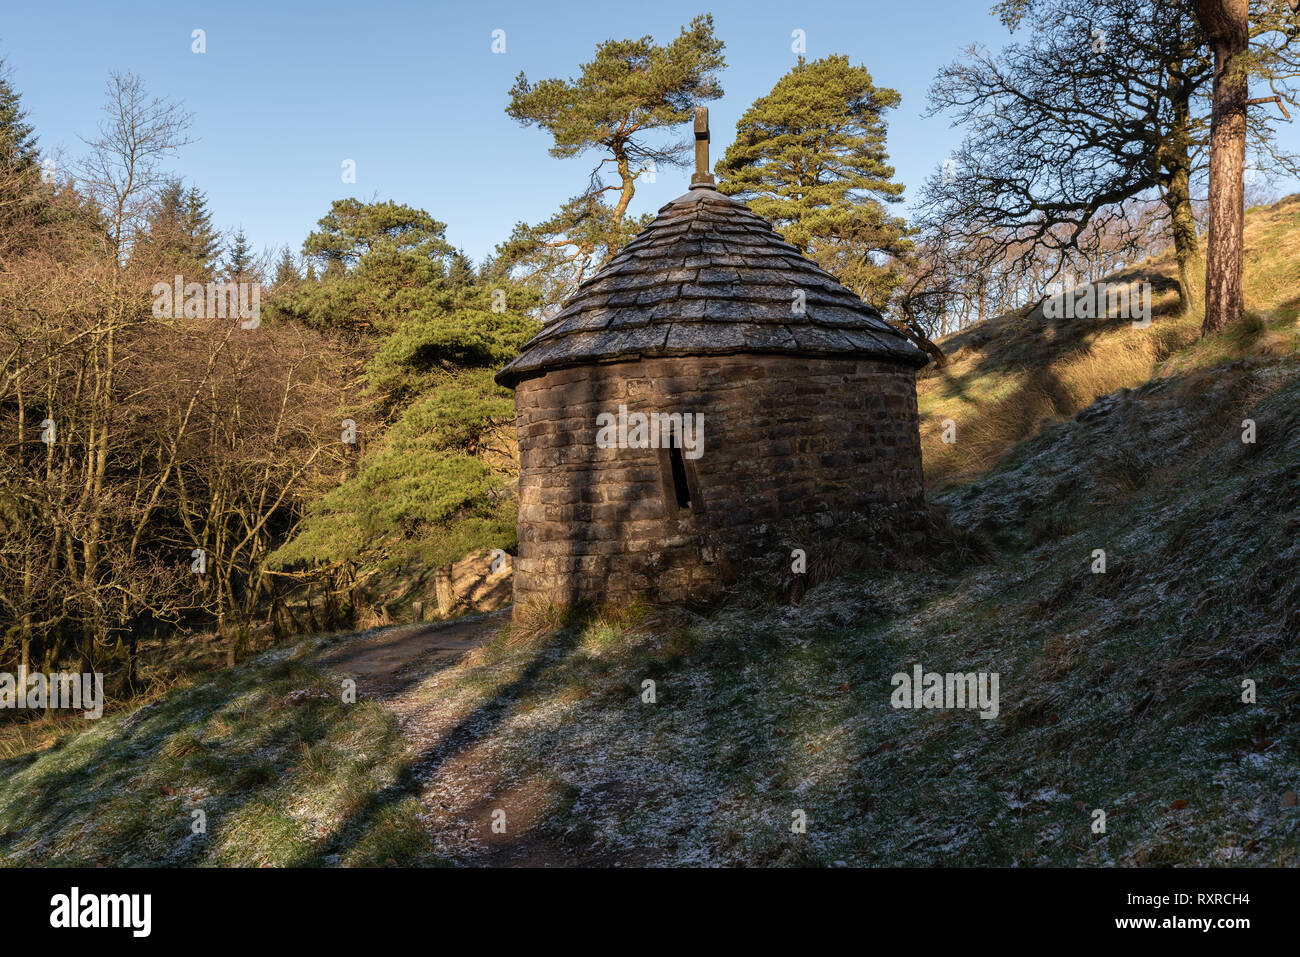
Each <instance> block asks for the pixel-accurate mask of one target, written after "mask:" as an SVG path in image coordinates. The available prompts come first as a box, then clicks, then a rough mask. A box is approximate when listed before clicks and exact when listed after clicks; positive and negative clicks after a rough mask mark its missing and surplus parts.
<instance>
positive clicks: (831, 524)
mask: <svg viewBox="0 0 1300 957" xmlns="http://www.w3.org/2000/svg"><path fill="white" fill-rule="evenodd" d="M619 405H625V406H626V407H627V411H628V412H629V413H633V412H643V413H646V414H649V413H653V412H661V413H672V412H680V413H702V414H703V443H702V448H703V454H702V455H701V456H700V457H699V458H697V459H694V460H691V459H688V458H685V456H683V457H682V458H681V459H680V460H679V464H678V466H677V469H678V474H677V479H676V481H674V476H673V463H672V461H671V459H670V454H671V453H669V452H668V451H667V450H660V449H653V448H644V449H643V448H617V447H614V448H600V447H598V444H597V440H596V439H597V433H598V425H597V417H598V416H599V415H600V414H601V413H611V414H617V413H618V407H619ZM515 410H516V423H515V424H516V428H517V431H518V437H519V452H520V481H519V555H518V558H517V559H516V561H515V570H514V600H515V603H516V607H519V606H521V605H523V604H525V603H527V602H530V601H550V602H555V603H557V604H566V603H571V602H574V601H579V600H595V601H608V600H612V601H619V600H627V599H631V598H634V597H638V596H643V597H646V598H649V599H650V600H656V601H681V600H685V599H691V598H695V599H699V598H705V597H707V596H708V595H710V594H713V593H716V592H718V591H720V590H722V589H724V588H725V587H726V586H727V585H728V584H731V583H732V582H734V581H735V580H736V578H737V577H738V576H739V575H740V574H741V573H742V571H743V569H744V568H745V566H746V565H747V564H748V563H750V562H753V561H756V560H759V559H761V558H763V557H764V555H763V554H760V553H762V552H763V551H764V550H768V552H769V555H768V556H767V557H770V549H771V547H772V546H771V542H772V541H773V540H774V536H779V535H780V533H781V531H782V529H783V528H784V527H807V526H808V525H809V524H815V525H816V526H817V527H818V528H820V529H821V531H820V533H819V534H820V535H821V536H824V538H823V539H822V541H823V543H824V542H825V541H827V540H832V539H835V538H836V537H840V538H845V539H854V538H860V536H861V535H863V534H865V533H866V532H865V530H866V529H868V528H869V527H870V526H871V524H872V521H873V520H875V521H879V519H880V516H881V515H884V514H888V515H891V516H895V515H902V516H903V517H904V520H906V518H907V516H909V515H911V514H919V512H920V511H921V509H923V503H922V476H921V447H920V433H919V428H918V426H919V422H918V415H917V406H916V380H915V371H914V370H913V369H912V368H911V367H910V366H907V365H904V364H901V363H894V362H891V361H889V360H876V359H858V358H818V357H815V356H784V355H757V354H751V355H728V356H702V357H680V358H679V357H656V358H650V359H641V360H636V361H627V362H613V363H606V364H597V365H589V366H582V367H577V368H571V369H559V370H554V371H550V372H547V373H545V374H543V375H540V376H535V377H533V378H529V379H524V380H522V381H520V382H519V383H518V384H517V386H516V389H515ZM683 473H684V474H683ZM683 479H684V480H685V484H686V486H687V489H688V494H689V498H690V504H689V506H688V507H685V508H682V507H679V506H678V500H677V495H676V494H675V489H676V488H677V487H678V486H679V485H681V484H682V481H683Z"/></svg>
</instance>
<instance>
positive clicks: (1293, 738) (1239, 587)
mask: <svg viewBox="0 0 1300 957" xmlns="http://www.w3.org/2000/svg"><path fill="white" fill-rule="evenodd" d="M1247 238H1248V240H1249V242H1250V243H1251V246H1250V250H1251V251H1250V262H1251V265H1250V268H1249V271H1248V294H1249V306H1250V309H1251V317H1250V318H1249V319H1248V321H1247V322H1245V323H1243V324H1241V326H1240V328H1237V329H1234V330H1231V331H1230V332H1229V333H1227V334H1225V335H1223V336H1220V337H1217V338H1215V339H1212V340H1207V341H1200V340H1198V339H1197V338H1196V335H1195V332H1196V329H1197V327H1198V326H1199V317H1197V316H1189V317H1184V318H1181V319H1175V318H1172V317H1171V316H1169V314H1168V313H1167V312H1166V313H1163V314H1161V315H1159V316H1157V318H1156V321H1155V322H1154V323H1153V325H1152V326H1151V327H1150V328H1149V329H1146V330H1133V329H1131V328H1130V327H1129V326H1128V323H1127V322H1123V321H1111V322H1106V321H1097V320H1075V321H1074V323H1073V324H1068V323H1067V324H1049V323H1044V322H1042V320H1041V314H1039V315H1038V316H1037V317H1036V316H1035V314H1033V313H1031V312H1029V311H1026V312H1025V313H1024V314H1021V315H1013V316H1007V317H1002V318H1000V319H998V320H995V321H993V322H991V323H989V324H987V325H986V326H984V327H981V328H978V329H974V330H970V331H968V332H967V333H965V334H963V335H962V336H960V337H957V338H956V340H955V341H954V342H952V343H950V344H949V345H950V347H955V349H954V361H953V364H952V366H951V367H950V369H948V370H946V371H945V372H944V373H932V374H929V375H928V376H927V377H925V378H924V379H923V380H922V385H921V404H922V410H923V413H924V415H925V425H924V435H925V449H926V455H927V459H926V467H927V472H928V474H929V475H930V476H931V478H932V481H933V489H932V493H931V498H932V500H934V501H936V502H937V503H938V504H940V505H942V506H943V507H944V508H945V509H946V510H947V512H948V514H949V517H950V518H951V519H952V520H953V521H954V523H956V524H957V525H958V526H960V527H963V528H966V529H969V530H971V531H972V532H973V533H975V534H977V535H979V536H981V537H982V538H983V539H985V540H986V541H987V542H988V555H987V556H986V557H984V558H981V559H978V560H976V559H974V558H970V557H969V556H961V562H953V561H949V562H947V563H934V564H932V565H928V566H925V567H923V568H921V569H920V570H913V571H892V572H873V573H869V574H863V573H857V574H855V573H853V572H852V571H851V570H847V569H846V570H845V572H846V574H844V575H842V576H841V577H839V578H836V579H834V580H832V581H827V582H823V583H821V584H817V585H815V586H814V587H812V588H810V589H808V591H807V592H806V594H804V595H803V597H802V600H801V601H800V603H799V604H797V605H785V606H777V607H773V606H772V605H770V604H764V603H761V602H759V601H757V600H752V601H750V600H746V599H745V598H744V597H743V596H742V597H739V598H737V600H736V601H735V602H733V603H732V604H731V605H729V606H728V607H726V608H723V609H720V610H718V611H715V612H713V613H711V614H708V615H699V614H695V613H692V612H690V611H687V610H684V609H675V608H632V609H623V610H621V611H620V612H619V613H617V614H615V613H612V612H610V613H607V614H605V615H603V616H602V615H596V616H590V617H587V618H583V619H555V620H533V621H518V622H516V623H515V625H513V626H511V627H509V628H506V629H503V630H501V631H500V632H499V633H498V634H496V635H495V637H493V638H492V640H491V641H490V642H489V643H488V644H487V645H486V646H484V647H482V648H480V649H478V650H477V651H475V652H473V653H471V654H470V655H468V656H467V657H466V658H464V659H463V660H461V661H460V662H459V663H457V664H454V665H452V666H449V667H447V666H444V664H434V663H421V662H413V663H412V666H411V668H410V669H409V670H408V672H407V673H406V674H405V676H404V680H403V682H402V683H401V685H400V687H398V688H395V689H392V690H391V691H390V693H388V694H386V695H385V696H384V698H383V699H382V700H369V701H365V700H363V701H362V703H360V704H355V705H347V704H343V703H341V702H340V701H339V700H338V691H339V678H340V675H339V674H338V673H336V672H335V673H331V671H330V670H329V668H328V666H327V656H329V655H330V654H332V653H334V652H336V650H337V649H338V648H339V647H346V646H348V644H349V643H350V642H353V641H355V640H356V639H355V637H353V636H325V637H316V638H312V639H309V640H306V641H303V642H300V643H298V644H297V645H295V646H293V647H287V648H281V649H276V650H273V651H271V652H269V653H268V654H266V655H264V656H262V657H260V658H257V659H253V660H251V661H249V662H246V663H244V664H243V665H241V666H240V667H239V668H237V669H233V670H231V671H228V672H221V673H219V674H218V675H217V676H216V677H215V678H213V679H212V680H210V681H205V682H202V683H197V684H194V685H191V686H188V687H178V688H177V689H176V690H174V691H172V692H171V693H170V694H168V695H166V696H165V697H163V698H161V699H159V700H158V701H157V702H155V703H154V704H153V705H151V706H150V708H149V710H147V711H144V712H137V713H136V714H134V715H131V716H127V715H126V714H123V713H116V714H110V715H109V716H107V717H106V718H104V719H103V720H102V721H100V722H98V723H96V724H94V725H92V726H90V727H89V728H88V729H87V730H81V729H80V727H78V726H76V725H74V723H72V722H65V723H63V724H60V725H56V726H51V728H50V729H49V730H50V737H49V738H48V739H47V740H44V741H42V742H40V744H39V745H38V746H33V745H29V744H24V745H23V746H21V747H11V748H10V752H9V753H10V754H11V756H9V757H7V758H6V759H4V760H3V761H0V860H4V861H5V862H6V863H10V864H33V863H52V862H59V863H94V862H100V863H107V864H112V863H129V864H146V863H195V864H231V863H241V864H335V863H338V864H382V863H397V864H426V863H435V862H452V863H457V862H459V863H563V862H586V863H681V864H751V865H752V864H815V865H830V866H834V865H837V864H851V865H900V864H906V865H931V864H948V865H953V864H1007V865H1017V864H1019V865H1040V864H1065V865H1105V864H1123V865H1169V864H1180V865H1191V864H1205V865H1213V864H1246V865H1292V866H1294V865H1296V864H1300V808H1298V807H1297V799H1296V793H1295V792H1296V790H1297V786H1298V785H1300V721H1298V720H1297V719H1300V685H1298V684H1297V680H1296V679H1297V677H1300V578H1297V575H1296V572H1297V569H1298V568H1300V534H1298V533H1300V352H1297V344H1298V342H1297V313H1300V258H1293V257H1289V256H1288V253H1287V251H1288V250H1295V249H1297V248H1300V199H1298V198H1296V197H1293V198H1291V199H1290V200H1287V201H1284V202H1283V203H1281V204H1278V205H1277V206H1273V207H1269V208H1267V209H1264V210H1256V211H1252V213H1251V216H1250V219H1249V228H1248V232H1247ZM1142 269H1143V270H1145V271H1146V272H1147V273H1148V274H1152V275H1157V276H1158V275H1161V274H1162V271H1167V270H1168V264H1167V263H1163V262H1161V261H1154V262H1152V263H1148V264H1144V265H1143V267H1142ZM943 418H951V419H953V421H954V422H955V423H956V428H957V436H958V441H957V443H955V445H944V444H943V443H941V442H940V441H939V438H938V434H939V433H938V425H937V423H938V422H939V421H940V420H942V419H943ZM1245 419H1252V420H1253V421H1254V423H1255V428H1256V441H1255V442H1254V443H1243V442H1242V432H1243V428H1242V423H1243V420H1245ZM816 548H817V545H816V543H810V544H809V546H808V551H809V558H810V563H811V561H812V560H813V559H814V557H815V552H816ZM1097 549H1103V550H1104V551H1105V553H1106V559H1107V565H1106V571H1105V573H1104V574H1094V573H1093V572H1092V571H1091V568H1092V565H1093V561H1094V558H1093V556H1094V553H1095V550H1097ZM918 663H919V664H921V665H922V666H923V667H924V668H925V669H926V670H929V671H939V672H949V671H958V672H966V671H982V670H988V671H996V672H998V673H999V674H1000V692H1001V701H1000V714H999V716H998V717H997V718H996V719H994V720H982V719H981V718H980V717H979V716H978V715H977V714H976V713H975V712H973V711H911V710H896V709H894V708H892V707H891V706H890V696H891V691H892V686H891V683H890V678H891V676H892V675H893V674H894V673H896V672H908V671H910V670H911V668H912V666H913V665H914V664H918ZM1246 679H1249V680H1251V681H1253V682H1254V683H1255V686H1256V688H1257V694H1258V700H1257V701H1256V702H1254V703H1245V702H1243V700H1242V688H1243V681H1244V680H1246ZM647 680H649V681H653V682H654V692H655V695H654V697H655V701H654V702H653V703H649V702H647V701H646V700H644V697H645V689H646V687H647V686H646V685H645V682H646V681H647ZM82 724H83V725H84V722H83V723H82ZM30 740H34V737H33V736H31V735H28V737H27V738H24V739H23V741H30ZM195 809H205V810H206V814H207V823H208V829H207V833H206V834H204V835H193V834H191V833H190V822H191V816H192V814H191V812H192V811H193V810H195ZM1096 810H1102V811H1104V812H1105V814H1106V830H1105V832H1104V833H1100V834H1099V833H1094V832H1093V830H1092V827H1091V825H1092V823H1093V820H1094V811H1096ZM496 811H504V813H505V822H506V833H505V834H495V833H493V831H492V829H491V822H492V820H493V819H494V817H493V812H496ZM799 811H801V812H803V814H804V815H805V816H806V820H807V827H806V833H794V832H792V830H791V824H792V822H793V821H794V819H795V816H796V812H799Z"/></svg>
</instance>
